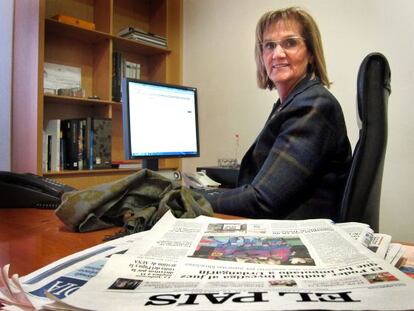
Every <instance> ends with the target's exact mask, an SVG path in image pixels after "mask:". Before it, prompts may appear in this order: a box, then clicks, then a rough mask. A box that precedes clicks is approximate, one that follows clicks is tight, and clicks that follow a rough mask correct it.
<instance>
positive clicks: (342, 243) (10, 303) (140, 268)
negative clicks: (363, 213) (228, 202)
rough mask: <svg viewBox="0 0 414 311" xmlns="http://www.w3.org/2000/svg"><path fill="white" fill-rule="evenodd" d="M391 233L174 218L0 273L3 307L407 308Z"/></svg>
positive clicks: (358, 227) (319, 223) (352, 226)
mask: <svg viewBox="0 0 414 311" xmlns="http://www.w3.org/2000/svg"><path fill="white" fill-rule="evenodd" d="M390 240H391V237H389V236H387V235H378V234H374V233H373V232H372V230H371V229H370V228H369V226H367V225H364V224H359V223H345V224H334V223H332V222H331V221H330V220H326V219H312V220H303V221H278V220H240V219H238V220H221V219H216V218H210V217H204V216H199V217H197V218H195V219H176V218H174V216H173V215H172V214H171V213H169V212H168V213H166V214H165V215H164V216H163V217H162V218H161V219H160V220H159V222H158V223H157V224H156V225H155V226H154V227H153V228H152V229H151V230H150V231H146V232H141V233H137V234H133V235H130V236H126V237H124V238H121V239H118V240H114V241H110V242H107V243H104V244H101V245H98V246H95V247H93V248H90V249H87V250H85V251H83V252H79V253H76V254H73V255H71V256H68V257H66V258H63V259H61V260H59V261H57V262H55V263H52V264H50V265H48V266H46V267H44V268H42V269H40V270H38V271H35V272H33V273H31V274H29V275H27V276H25V277H22V278H18V277H17V276H13V277H11V278H9V276H8V271H7V267H4V268H3V269H2V273H1V274H0V279H1V283H0V288H1V292H0V302H3V303H4V304H5V306H4V307H3V308H4V310H29V309H30V308H32V309H37V310H41V309H42V308H43V309H45V310H63V309H65V310H170V309H171V308H174V309H178V310H181V309H183V310H191V311H195V310H212V309H214V310H305V309H306V310H316V309H329V310H350V309H352V310H412V309H414V297H413V295H412V294H413V293H414V281H413V279H411V278H410V277H408V276H407V275H406V274H404V273H402V272H401V271H399V270H398V269H397V268H395V267H394V266H393V265H392V264H391V262H392V261H395V260H396V259H395V258H396V257H398V256H400V257H401V251H400V249H401V248H399V247H398V245H397V246H396V248H395V247H394V248H395V250H394V251H393V254H392V255H390V256H391V257H392V258H391V257H389V258H388V259H386V257H387V256H388V254H387V251H388V248H389V246H391V245H393V244H391V243H390ZM398 258H399V257H398Z"/></svg>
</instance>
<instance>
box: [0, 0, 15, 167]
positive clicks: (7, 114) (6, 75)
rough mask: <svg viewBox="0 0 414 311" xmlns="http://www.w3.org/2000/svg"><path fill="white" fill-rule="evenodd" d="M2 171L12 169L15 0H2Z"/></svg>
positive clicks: (0, 131) (0, 9)
mask: <svg viewBox="0 0 414 311" xmlns="http://www.w3.org/2000/svg"><path fill="white" fill-rule="evenodd" d="M0 12H2V17H1V18H0V29H1V35H0V171H6V170H10V161H11V160H10V148H11V147H10V118H11V68H12V47H13V36H12V35H13V33H12V32H13V0H3V1H0Z"/></svg>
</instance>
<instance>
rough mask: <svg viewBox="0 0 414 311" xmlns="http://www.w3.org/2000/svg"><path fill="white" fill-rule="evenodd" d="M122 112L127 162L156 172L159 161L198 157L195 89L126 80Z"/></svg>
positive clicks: (124, 81)
mask: <svg viewBox="0 0 414 311" xmlns="http://www.w3.org/2000/svg"><path fill="white" fill-rule="evenodd" d="M122 111H123V130H124V149H125V157H126V158H127V159H144V160H146V161H143V167H147V168H150V169H153V170H157V169H158V166H157V163H158V160H157V159H158V158H172V157H198V156H199V155H200V151H199V141H198V117H197V89H196V88H193V87H186V86H177V85H171V84H165V83H155V82H148V81H143V80H136V79H130V78H126V79H124V80H123V89H122ZM150 163H151V164H150Z"/></svg>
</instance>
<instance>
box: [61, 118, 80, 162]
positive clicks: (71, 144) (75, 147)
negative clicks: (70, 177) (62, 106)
mask: <svg viewBox="0 0 414 311" xmlns="http://www.w3.org/2000/svg"><path fill="white" fill-rule="evenodd" d="M61 130H62V140H63V151H64V155H63V168H64V169H65V170H77V169H79V165H78V157H79V142H78V137H79V120H78V119H67V120H61Z"/></svg>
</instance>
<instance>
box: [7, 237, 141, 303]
mask: <svg viewBox="0 0 414 311" xmlns="http://www.w3.org/2000/svg"><path fill="white" fill-rule="evenodd" d="M145 234H146V232H142V233H138V234H133V235H130V236H126V237H123V238H119V239H116V240H112V241H108V242H106V243H103V244H100V245H96V246H94V247H91V248H88V249H86V250H84V251H81V252H77V253H75V254H72V255H70V256H67V257H64V258H62V259H60V260H58V261H55V262H53V263H51V264H49V265H47V266H45V267H43V268H41V269H39V270H36V271H34V272H32V273H30V274H28V275H26V276H24V277H21V278H20V279H18V278H17V276H15V277H14V278H13V276H12V278H9V277H8V267H3V271H4V273H2V274H1V275H0V285H1V286H0V302H1V301H3V302H4V303H5V304H8V305H15V306H20V307H33V308H36V309H40V308H41V307H42V306H44V305H45V304H48V303H51V300H50V299H49V298H48V297H47V295H46V293H47V292H49V293H51V294H52V295H54V296H55V297H57V298H59V299H61V298H64V297H67V296H69V295H71V294H72V293H74V292H75V291H77V290H78V289H79V288H81V287H82V286H83V285H84V284H86V283H87V282H88V281H89V280H90V279H91V278H92V277H94V276H95V275H96V274H97V273H98V272H99V271H100V269H101V268H102V267H103V266H104V264H105V263H106V261H107V260H108V259H109V258H110V257H111V256H112V255H114V254H123V253H125V252H126V251H127V250H128V248H129V247H130V246H131V245H132V244H133V243H136V242H138V241H140V240H142V239H144V237H145ZM9 286H10V287H11V288H10V289H9V290H7V291H6V293H5V292H3V291H2V289H3V288H8V287H9ZM5 294H6V295H5ZM0 310H1V308H0Z"/></svg>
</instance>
